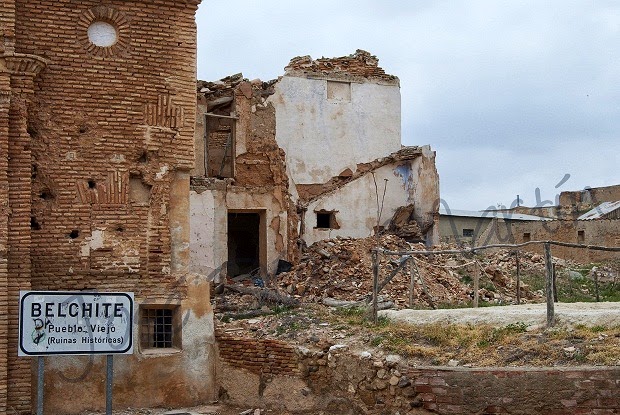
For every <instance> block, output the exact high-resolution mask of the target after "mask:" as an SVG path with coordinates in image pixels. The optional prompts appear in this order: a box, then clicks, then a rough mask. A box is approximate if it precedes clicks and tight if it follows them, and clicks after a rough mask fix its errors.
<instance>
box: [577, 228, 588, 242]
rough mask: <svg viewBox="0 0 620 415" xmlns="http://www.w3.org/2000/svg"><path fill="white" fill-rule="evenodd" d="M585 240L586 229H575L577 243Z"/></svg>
mask: <svg viewBox="0 0 620 415" xmlns="http://www.w3.org/2000/svg"><path fill="white" fill-rule="evenodd" d="M585 241H586V231H577V243H578V244H583V243H584V242H585Z"/></svg>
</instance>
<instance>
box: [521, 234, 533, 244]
mask: <svg viewBox="0 0 620 415" xmlns="http://www.w3.org/2000/svg"><path fill="white" fill-rule="evenodd" d="M531 240H532V235H530V233H529V232H524V233H523V242H529V241H531Z"/></svg>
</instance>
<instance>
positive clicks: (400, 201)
mask: <svg viewBox="0 0 620 415" xmlns="http://www.w3.org/2000/svg"><path fill="white" fill-rule="evenodd" d="M429 166H432V167H433V168H432V169H429ZM426 169H429V171H428V172H427V171H426ZM433 172H434V174H433ZM438 199H439V187H438V176H437V172H436V171H435V170H434V153H433V152H431V151H428V149H427V151H423V152H422V154H420V156H418V157H416V158H414V159H412V160H402V161H398V162H392V163H390V164H388V165H385V166H381V167H379V168H377V169H375V170H373V171H370V172H366V173H364V174H363V175H361V176H360V177H359V178H358V179H357V180H353V181H351V182H348V183H347V184H345V185H343V186H342V187H337V188H336V189H334V190H333V191H331V192H328V193H325V194H323V195H321V196H319V197H317V198H315V199H314V200H312V201H311V202H310V203H308V205H307V212H306V214H305V227H304V229H305V232H304V234H303V235H302V237H303V239H304V240H305V242H306V243H307V244H308V245H311V244H313V243H315V242H317V241H319V240H323V239H328V238H333V237H336V236H342V237H351V238H364V237H368V236H370V235H372V234H373V233H374V232H375V229H376V227H377V225H378V226H380V227H387V225H388V223H389V222H390V219H391V218H392V216H393V215H394V213H395V212H396V210H397V209H398V208H399V207H400V206H406V205H409V204H413V205H414V207H415V209H414V216H415V218H416V221H417V222H418V223H422V224H428V223H430V224H434V223H435V220H436V218H435V214H434V213H433V212H434V210H433V209H436V203H437V200H438ZM318 211H335V217H336V221H337V223H338V225H339V228H338V229H318V228H317V227H316V226H317V223H316V214H315V212H318ZM379 212H380V213H381V217H380V218H379ZM434 228H435V227H434V226H433V228H432V230H431V235H430V238H431V239H432V240H433V238H434V232H436V230H435V229H434ZM433 241H434V240H433Z"/></svg>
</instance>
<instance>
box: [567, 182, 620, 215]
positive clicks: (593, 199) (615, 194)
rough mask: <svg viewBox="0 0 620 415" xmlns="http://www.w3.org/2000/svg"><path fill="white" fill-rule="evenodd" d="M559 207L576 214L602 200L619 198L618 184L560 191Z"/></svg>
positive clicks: (619, 186)
mask: <svg viewBox="0 0 620 415" xmlns="http://www.w3.org/2000/svg"><path fill="white" fill-rule="evenodd" d="M559 200H560V206H559V207H560V209H561V210H562V211H563V212H565V213H566V212H569V213H574V214H576V215H578V214H581V213H585V212H587V211H588V210H590V209H592V208H594V207H596V206H598V205H600V204H601V203H603V202H616V201H618V200H620V185H615V186H606V187H592V188H585V189H583V190H577V191H567V192H562V193H560V198H559Z"/></svg>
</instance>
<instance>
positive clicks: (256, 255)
mask: <svg viewBox="0 0 620 415" xmlns="http://www.w3.org/2000/svg"><path fill="white" fill-rule="evenodd" d="M257 268H260V214H259V213H237V212H233V213H229V214H228V275H229V276H231V277H235V276H237V275H241V274H249V273H251V272H252V271H254V270H255V269H257Z"/></svg>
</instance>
